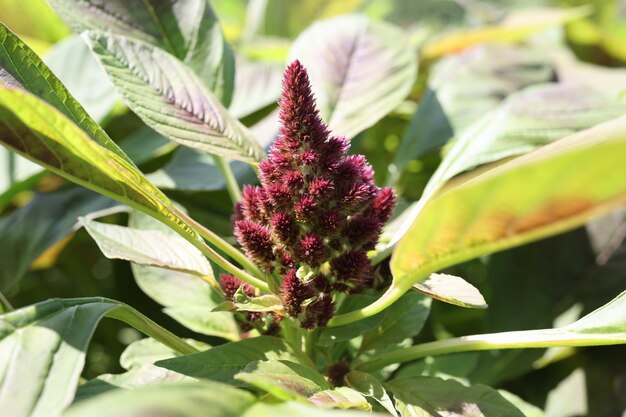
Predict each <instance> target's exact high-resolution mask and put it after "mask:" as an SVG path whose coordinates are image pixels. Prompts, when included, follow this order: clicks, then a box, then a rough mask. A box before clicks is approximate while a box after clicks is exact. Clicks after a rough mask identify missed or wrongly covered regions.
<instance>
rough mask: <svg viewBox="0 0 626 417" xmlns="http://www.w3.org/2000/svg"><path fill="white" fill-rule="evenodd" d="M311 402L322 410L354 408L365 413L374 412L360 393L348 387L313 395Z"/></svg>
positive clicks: (310, 398)
mask: <svg viewBox="0 0 626 417" xmlns="http://www.w3.org/2000/svg"><path fill="white" fill-rule="evenodd" d="M309 401H311V402H312V403H313V404H315V405H316V406H318V407H322V408H341V409H344V410H347V409H350V408H354V409H357V410H363V411H372V406H371V405H370V403H368V402H367V399H366V398H365V397H364V396H363V394H361V393H360V392H358V391H356V390H353V389H352V388H348V387H338V388H335V389H327V390H324V391H320V392H318V393H315V394H313V395H312V396H310V397H309Z"/></svg>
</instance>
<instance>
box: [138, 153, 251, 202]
mask: <svg viewBox="0 0 626 417" xmlns="http://www.w3.org/2000/svg"><path fill="white" fill-rule="evenodd" d="M231 169H232V170H233V174H234V175H235V178H237V182H238V183H240V184H250V183H254V182H255V181H257V179H256V176H255V174H254V171H253V170H252V169H251V168H250V166H249V165H248V164H244V163H242V162H239V161H234V162H231ZM147 177H148V179H149V180H150V181H152V183H153V184H154V185H156V186H157V187H159V188H161V189H173V190H181V191H193V192H200V191H217V190H224V189H225V188H226V181H225V180H224V176H223V175H222V172H221V171H220V169H219V168H218V167H217V166H216V165H215V162H214V157H213V156H212V155H209V154H207V153H204V152H200V151H197V150H195V149H191V148H187V147H181V148H178V149H177V150H176V151H175V152H174V155H173V156H172V159H170V161H169V162H168V163H167V164H166V165H165V166H164V167H163V168H161V169H159V170H157V171H155V172H152V173H150V174H148V175H147Z"/></svg>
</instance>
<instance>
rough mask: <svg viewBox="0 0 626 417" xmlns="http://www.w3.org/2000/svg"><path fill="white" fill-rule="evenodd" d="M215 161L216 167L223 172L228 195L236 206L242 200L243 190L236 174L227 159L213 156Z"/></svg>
mask: <svg viewBox="0 0 626 417" xmlns="http://www.w3.org/2000/svg"><path fill="white" fill-rule="evenodd" d="M213 161H215V165H217V167H218V168H219V170H220V171H222V175H224V180H225V181H226V189H227V190H228V194H229V195H230V198H231V200H233V204H236V203H237V202H238V201H239V200H240V199H241V190H240V189H239V184H237V179H236V178H235V174H233V170H232V169H231V168H230V164H229V163H228V161H227V160H226V159H225V158H222V157H221V156H217V155H213Z"/></svg>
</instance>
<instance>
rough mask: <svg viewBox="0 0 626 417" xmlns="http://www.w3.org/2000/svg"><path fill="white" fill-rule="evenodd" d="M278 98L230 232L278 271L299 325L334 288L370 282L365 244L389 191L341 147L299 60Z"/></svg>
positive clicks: (389, 202)
mask: <svg viewBox="0 0 626 417" xmlns="http://www.w3.org/2000/svg"><path fill="white" fill-rule="evenodd" d="M279 104H280V123H281V127H280V131H279V135H278V138H277V139H276V141H275V142H274V144H273V145H272V147H271V149H270V152H269V156H268V158H267V159H266V160H265V161H263V162H262V163H261V164H260V165H259V177H260V180H261V186H255V187H252V186H247V187H245V188H244V190H243V194H242V201H241V203H240V204H239V205H238V207H237V208H236V211H235V216H234V219H235V226H234V227H235V237H236V238H237V241H238V242H239V244H240V245H241V246H242V248H243V249H244V251H245V252H246V254H247V255H248V256H249V257H250V258H251V259H252V260H253V261H254V262H255V263H256V264H257V265H259V266H260V267H261V268H263V269H264V270H265V271H267V272H268V273H273V274H276V275H278V276H280V277H281V282H282V297H283V304H284V306H285V311H286V312H287V313H288V314H289V315H291V316H294V317H298V318H299V319H300V323H301V325H302V326H303V327H306V328H313V327H316V326H325V325H326V323H327V322H328V320H329V319H330V318H331V317H332V315H333V314H334V303H333V298H332V296H333V292H335V291H336V292H358V291H360V290H361V289H363V287H364V286H365V285H367V283H368V282H369V280H370V278H371V275H372V267H371V264H370V261H369V259H368V257H367V255H366V252H367V251H368V250H370V249H373V248H374V246H375V244H376V243H377V241H378V237H379V235H380V231H381V229H382V226H383V224H384V223H385V222H386V221H387V220H388V219H389V217H390V216H391V212H392V210H393V207H394V204H395V198H394V195H393V192H392V191H391V189H388V188H385V189H382V190H381V189H380V188H378V187H376V185H375V184H374V180H373V171H372V168H371V166H370V165H369V164H368V163H367V161H366V160H365V157H363V156H361V155H347V152H348V148H349V144H348V141H347V140H346V139H345V138H344V137H341V136H332V135H331V134H330V132H329V130H328V127H327V126H326V125H325V124H324V123H323V122H322V120H321V119H320V116H319V113H318V110H317V108H316V105H315V99H314V98H313V94H312V91H311V85H310V82H309V77H308V75H307V72H306V69H305V68H304V67H303V66H302V64H301V63H300V62H299V61H294V62H293V63H292V64H291V65H290V66H289V67H288V68H287V71H286V72H285V78H284V81H283V92H282V97H281V99H280V102H279ZM324 265H327V267H324ZM298 269H299V271H300V273H296V271H297V270H298Z"/></svg>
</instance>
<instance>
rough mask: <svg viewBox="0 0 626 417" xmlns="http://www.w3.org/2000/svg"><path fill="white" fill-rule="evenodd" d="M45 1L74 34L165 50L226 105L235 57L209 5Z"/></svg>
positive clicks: (200, 0)
mask: <svg viewBox="0 0 626 417" xmlns="http://www.w3.org/2000/svg"><path fill="white" fill-rule="evenodd" d="M49 3H50V5H51V6H52V7H53V8H54V9H55V10H56V12H57V13H58V14H59V16H61V17H62V18H63V19H64V20H65V21H66V22H67V23H68V24H69V25H70V26H71V27H72V28H73V29H74V30H75V31H76V32H77V33H81V32H84V31H87V30H96V31H107V32H111V33H113V34H118V35H124V36H128V37H131V38H135V39H139V40H142V41H144V42H147V43H149V44H151V45H154V46H156V47H158V48H161V49H164V50H166V51H168V52H169V53H171V54H172V55H174V56H175V57H176V58H178V59H180V60H181V61H183V62H184V63H185V64H186V65H187V66H188V67H189V68H191V69H192V71H194V72H195V73H196V74H197V75H198V77H199V79H200V80H202V82H203V83H204V84H205V86H206V87H207V88H208V89H210V90H211V91H213V92H214V93H215V95H216V96H217V97H220V98H221V100H222V101H223V102H224V103H229V102H230V97H231V94H232V90H233V78H234V57H233V53H232V51H231V49H230V47H229V46H228V44H227V43H226V42H225V40H224V37H223V35H222V31H221V29H220V25H219V22H218V21H217V18H216V17H215V14H214V13H213V10H212V9H211V6H210V5H209V2H207V1H205V0H185V1H182V2H181V1H179V2H176V3H171V2H162V1H155V0H146V1H120V0H113V1H107V2H104V3H102V2H97V1H94V0H87V1H83V0H49Z"/></svg>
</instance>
